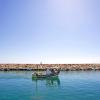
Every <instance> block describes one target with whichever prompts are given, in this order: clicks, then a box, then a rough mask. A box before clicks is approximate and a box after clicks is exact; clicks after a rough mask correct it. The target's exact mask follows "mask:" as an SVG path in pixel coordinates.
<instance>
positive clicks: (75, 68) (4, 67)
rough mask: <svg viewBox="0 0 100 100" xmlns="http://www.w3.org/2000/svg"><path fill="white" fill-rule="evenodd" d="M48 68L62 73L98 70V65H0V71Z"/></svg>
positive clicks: (99, 66)
mask: <svg viewBox="0 0 100 100" xmlns="http://www.w3.org/2000/svg"><path fill="white" fill-rule="evenodd" d="M48 67H49V68H54V67H57V68H60V69H61V70H63V71H78V70H100V64H0V70H1V71H13V70H16V71H17V70H27V71H30V70H37V69H38V70H45V69H46V68H48Z"/></svg>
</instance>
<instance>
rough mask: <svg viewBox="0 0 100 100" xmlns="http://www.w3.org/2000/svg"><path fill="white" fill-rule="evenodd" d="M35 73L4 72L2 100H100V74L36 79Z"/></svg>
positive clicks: (78, 73) (77, 73) (0, 78)
mask: <svg viewBox="0 0 100 100" xmlns="http://www.w3.org/2000/svg"><path fill="white" fill-rule="evenodd" d="M31 73H32V72H30V71H29V72H28V71H27V72H26V71H12V72H2V71H1V72H0V100H100V71H83V72H82V71H72V72H71V71H69V72H61V73H60V75H59V78H57V79H44V80H32V77H31Z"/></svg>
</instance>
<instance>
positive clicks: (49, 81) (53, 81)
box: [32, 77, 60, 86]
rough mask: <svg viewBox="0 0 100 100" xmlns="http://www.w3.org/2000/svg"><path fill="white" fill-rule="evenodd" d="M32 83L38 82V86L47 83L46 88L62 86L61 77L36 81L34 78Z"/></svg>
mask: <svg viewBox="0 0 100 100" xmlns="http://www.w3.org/2000/svg"><path fill="white" fill-rule="evenodd" d="M32 81H34V82H36V84H37V83H38V82H40V81H43V82H45V85H46V86H60V79H59V77H56V78H52V77H50V78H39V79H38V78H37V79H34V78H32Z"/></svg>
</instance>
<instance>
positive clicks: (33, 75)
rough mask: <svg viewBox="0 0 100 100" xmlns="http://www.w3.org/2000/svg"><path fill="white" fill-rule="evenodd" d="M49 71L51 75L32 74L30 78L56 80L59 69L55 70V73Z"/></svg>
mask: <svg viewBox="0 0 100 100" xmlns="http://www.w3.org/2000/svg"><path fill="white" fill-rule="evenodd" d="M50 70H51V74H49V75H48V74H46V73H45V72H40V71H37V72H34V73H32V78H33V79H36V78H56V77H58V75H59V73H60V69H58V70H57V69H56V71H54V69H50Z"/></svg>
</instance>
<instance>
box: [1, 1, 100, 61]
mask: <svg viewBox="0 0 100 100" xmlns="http://www.w3.org/2000/svg"><path fill="white" fill-rule="evenodd" d="M40 61H42V62H43V63H100V0H0V63H40Z"/></svg>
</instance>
